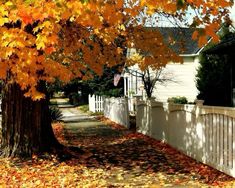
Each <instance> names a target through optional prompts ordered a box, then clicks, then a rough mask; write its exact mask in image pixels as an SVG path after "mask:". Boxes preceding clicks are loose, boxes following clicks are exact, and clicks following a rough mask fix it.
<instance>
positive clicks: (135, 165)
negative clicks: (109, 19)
mask: <svg viewBox="0 0 235 188" xmlns="http://www.w3.org/2000/svg"><path fill="white" fill-rule="evenodd" d="M86 123H87V122H86ZM64 135H65V139H66V140H67V141H68V145H70V146H73V147H79V148H81V149H82V150H83V151H85V153H86V155H85V156H84V157H82V158H78V159H74V160H76V163H78V164H83V165H84V164H85V165H86V166H87V167H88V168H91V169H97V168H99V169H100V168H101V169H104V170H106V171H108V173H109V174H110V176H109V178H108V179H107V181H110V182H111V183H114V184H118V185H122V184H123V183H128V182H129V183H133V182H132V181H137V184H136V185H139V186H140V185H142V184H141V182H142V183H143V182H146V180H148V181H149V182H152V184H161V182H162V184H163V185H174V186H176V185H177V186H179V185H187V186H188V185H190V186H191V185H193V186H196V187H197V186H198V184H200V183H201V184H205V185H208V186H209V185H222V184H223V183H225V182H227V181H232V180H233V178H231V177H230V176H227V175H225V174H223V173H221V172H219V171H217V170H215V169H213V168H211V167H209V166H206V165H203V164H202V163H199V162H197V161H195V160H193V159H191V158H190V157H187V156H185V155H183V154H182V153H180V152H178V151H176V150H174V149H173V148H171V147H170V146H168V145H167V144H164V143H162V142H159V141H156V140H154V139H151V138H149V137H147V136H144V135H142V134H139V133H135V132H133V131H130V130H127V129H125V128H121V129H117V128H114V127H110V126H109V125H104V124H99V125H96V124H92V123H91V124H83V125H82V124H75V123H74V124H73V125H72V124H69V126H68V125H65V126H64ZM143 178H145V180H143ZM199 187H200V186H199Z"/></svg>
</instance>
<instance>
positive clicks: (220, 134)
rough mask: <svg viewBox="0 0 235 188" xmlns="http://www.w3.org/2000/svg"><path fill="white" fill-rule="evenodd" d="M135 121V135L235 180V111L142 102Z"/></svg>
mask: <svg viewBox="0 0 235 188" xmlns="http://www.w3.org/2000/svg"><path fill="white" fill-rule="evenodd" d="M136 121H137V122H136V123H137V130H138V132H141V133H143V134H146V135H148V136H150V137H153V138H155V139H157V140H164V141H165V142H167V143H168V144H169V145H171V146H172V147H174V148H176V149H178V150H180V151H182V152H183V153H185V154H186V155H188V156H190V157H192V158H194V159H196V160H198V161H201V162H203V163H205V164H208V165H210V166H212V167H214V168H216V169H218V170H220V171H222V172H224V173H227V174H229V175H231V176H233V177H235V109H234V108H225V107H211V106H197V105H176V104H168V103H160V102H156V101H147V102H144V101H141V102H138V104H137V116H136Z"/></svg>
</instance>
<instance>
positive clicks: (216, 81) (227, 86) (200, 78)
mask: <svg viewBox="0 0 235 188" xmlns="http://www.w3.org/2000/svg"><path fill="white" fill-rule="evenodd" d="M230 68H231V65H230V63H229V61H228V57H227V55H216V54H205V53H202V54H201V56H200V67H199V69H198V72H197V75H196V82H197V89H198V90H199V94H198V96H197V98H198V99H203V100H204V104H206V105H215V106H231V78H230V77H231V76H230V75H231V74H230Z"/></svg>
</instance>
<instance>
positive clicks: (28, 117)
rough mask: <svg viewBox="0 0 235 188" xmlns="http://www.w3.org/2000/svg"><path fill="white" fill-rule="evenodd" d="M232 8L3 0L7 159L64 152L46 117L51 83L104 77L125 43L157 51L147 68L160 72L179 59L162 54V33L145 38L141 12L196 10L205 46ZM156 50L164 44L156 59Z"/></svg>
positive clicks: (188, 0)
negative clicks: (94, 75)
mask: <svg viewBox="0 0 235 188" xmlns="http://www.w3.org/2000/svg"><path fill="white" fill-rule="evenodd" d="M230 6H232V2H231V1H228V0H206V1H205V0H169V1H162V0H126V1H124V0H105V1H103V0H80V1H79V0H41V1H36V0H3V1H1V2H0V41H1V42H0V79H2V80H4V83H5V84H4V87H3V88H4V92H3V101H2V111H3V121H2V131H1V135H2V141H1V153H2V155H3V156H22V155H26V156H27V155H31V154H32V153H38V152H40V151H44V150H48V149H50V148H54V147H60V144H59V143H58V142H57V141H56V139H55V138H54V136H53V132H52V129H51V126H50V120H48V105H47V103H48V98H47V96H46V90H45V83H46V82H48V83H50V82H53V81H54V80H55V79H56V78H58V79H60V80H62V81H64V82H68V81H69V80H71V79H73V78H76V77H81V78H82V79H84V80H87V79H89V78H91V75H92V74H91V72H95V73H97V74H98V75H101V74H102V67H103V66H104V65H107V66H109V67H111V66H113V65H116V64H118V63H119V62H121V61H120V59H121V58H122V56H123V49H124V46H125V47H134V48H137V49H142V50H143V51H148V52H149V54H154V55H152V56H148V57H146V58H144V61H142V62H141V63H140V67H141V69H144V68H145V67H146V65H150V64H152V67H153V68H155V69H158V68H159V67H162V66H165V64H166V63H167V62H169V61H170V60H171V59H172V58H173V57H175V56H174V54H169V56H167V57H166V56H163V54H164V53H165V50H163V49H166V48H162V46H164V42H163V39H162V37H161V35H160V33H159V34H157V35H154V36H153V35H151V34H150V35H148V36H149V37H147V38H145V39H143V38H142V37H143V36H145V37H146V34H144V33H143V29H142V28H143V24H144V23H143V22H145V19H143V18H142V19H140V18H139V15H140V14H141V13H144V14H145V15H146V16H148V15H152V14H154V13H160V14H163V15H164V16H168V17H173V18H175V19H178V20H180V21H183V20H184V19H185V18H187V16H186V13H187V12H188V11H189V10H195V13H196V14H195V15H193V17H194V18H193V23H192V24H191V26H193V27H197V26H204V29H200V30H199V31H195V33H194V34H193V38H194V39H198V40H199V44H200V45H202V44H203V43H205V39H206V37H207V36H210V37H212V38H213V39H214V40H217V39H218V37H217V35H216V34H215V31H216V30H217V29H218V28H219V25H220V23H221V22H222V21H226V20H229V18H228V13H229V10H228V8H229V7H230ZM211 15H212V16H211ZM141 20H142V21H141ZM153 46H158V50H160V51H159V52H158V54H156V52H154V51H153V50H155V48H153ZM153 57H154V58H157V59H158V61H154V58H153ZM173 59H174V58H173ZM158 62H159V63H158Z"/></svg>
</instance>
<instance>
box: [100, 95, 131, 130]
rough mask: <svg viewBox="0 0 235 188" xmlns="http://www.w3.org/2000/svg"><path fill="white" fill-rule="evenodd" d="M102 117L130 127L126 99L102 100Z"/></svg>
mask: <svg viewBox="0 0 235 188" xmlns="http://www.w3.org/2000/svg"><path fill="white" fill-rule="evenodd" d="M104 116H105V117H107V118H109V119H110V120H112V121H114V122H116V123H118V124H120V125H123V126H125V127H126V128H129V127H130V119H129V109H128V101H127V98H123V97H120V98H114V97H112V98H105V100H104Z"/></svg>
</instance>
